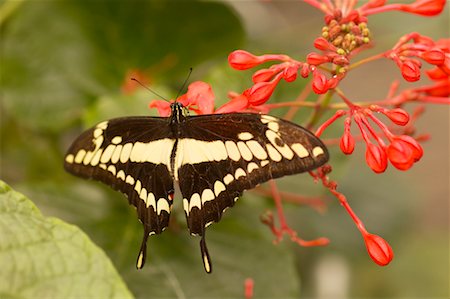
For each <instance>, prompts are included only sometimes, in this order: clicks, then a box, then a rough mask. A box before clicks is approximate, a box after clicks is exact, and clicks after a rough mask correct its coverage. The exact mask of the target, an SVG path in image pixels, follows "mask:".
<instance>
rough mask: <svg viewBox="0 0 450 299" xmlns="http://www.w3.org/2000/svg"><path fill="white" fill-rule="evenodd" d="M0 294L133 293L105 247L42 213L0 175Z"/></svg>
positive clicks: (97, 295)
mask: <svg viewBox="0 0 450 299" xmlns="http://www.w3.org/2000/svg"><path fill="white" fill-rule="evenodd" d="M0 215H1V216H0V265H2V271H0V297H1V298H81V297H83V298H132V297H133V296H132V295H131V293H130V291H129V290H128V289H127V287H126V285H125V284H124V282H123V281H122V280H121V278H120V277H119V276H118V274H117V272H116V270H115V269H114V267H113V265H112V264H111V262H110V260H109V259H108V257H107V256H106V255H105V253H104V252H103V251H102V250H101V249H100V248H98V247H97V246H96V245H95V244H94V243H93V242H92V241H91V240H90V239H89V238H88V237H87V236H86V235H85V234H84V233H83V232H82V231H80V229H78V228H77V227H75V226H73V225H70V224H67V223H65V222H63V221H61V220H59V219H56V218H45V217H43V216H42V214H41V212H40V211H39V210H38V209H37V208H36V206H35V205H34V204H33V203H32V202H31V201H30V200H29V199H27V198H26V197H25V196H24V195H22V194H20V193H18V192H16V191H14V190H12V189H11V188H10V187H9V186H8V185H7V184H6V183H4V182H3V181H0Z"/></svg>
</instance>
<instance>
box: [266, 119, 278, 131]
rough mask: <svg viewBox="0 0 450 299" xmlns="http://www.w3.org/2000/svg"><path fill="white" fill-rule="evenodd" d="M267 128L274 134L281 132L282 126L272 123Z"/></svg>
mask: <svg viewBox="0 0 450 299" xmlns="http://www.w3.org/2000/svg"><path fill="white" fill-rule="evenodd" d="M267 126H268V127H269V129H270V130H272V131H274V132H278V131H279V130H280V125H279V124H278V123H277V122H273V121H271V122H270V123H268V124H267Z"/></svg>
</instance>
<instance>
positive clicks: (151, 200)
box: [145, 192, 159, 214]
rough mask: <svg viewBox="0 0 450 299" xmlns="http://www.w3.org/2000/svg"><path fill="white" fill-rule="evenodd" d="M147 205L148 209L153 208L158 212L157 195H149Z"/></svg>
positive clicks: (150, 193)
mask: <svg viewBox="0 0 450 299" xmlns="http://www.w3.org/2000/svg"><path fill="white" fill-rule="evenodd" d="M145 203H146V204H147V208H148V207H152V208H153V210H155V211H156V198H155V195H154V194H153V193H152V192H149V193H148V195H147V201H146V202H145ZM158 203H159V201H158ZM158 214H159V213H158Z"/></svg>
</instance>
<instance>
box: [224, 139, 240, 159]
mask: <svg viewBox="0 0 450 299" xmlns="http://www.w3.org/2000/svg"><path fill="white" fill-rule="evenodd" d="M225 146H226V148H227V152H228V156H229V157H230V159H231V160H233V161H239V160H240V159H241V154H240V153H239V149H238V147H237V145H236V143H234V142H233V141H229V140H228V141H226V142H225Z"/></svg>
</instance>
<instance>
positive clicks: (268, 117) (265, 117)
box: [261, 114, 278, 124]
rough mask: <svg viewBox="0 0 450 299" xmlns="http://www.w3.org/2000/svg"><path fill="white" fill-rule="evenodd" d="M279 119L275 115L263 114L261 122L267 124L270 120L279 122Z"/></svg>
mask: <svg viewBox="0 0 450 299" xmlns="http://www.w3.org/2000/svg"><path fill="white" fill-rule="evenodd" d="M277 121H278V119H276V118H275V117H273V116H270V115H265V114H261V122H262V123H263V124H267V123H269V122H277Z"/></svg>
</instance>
